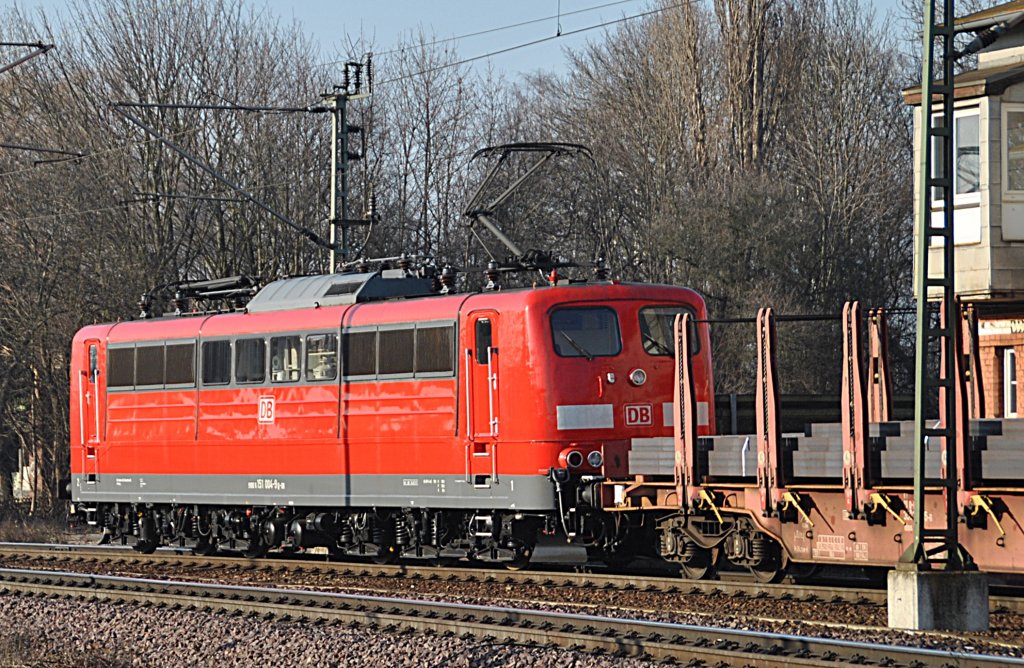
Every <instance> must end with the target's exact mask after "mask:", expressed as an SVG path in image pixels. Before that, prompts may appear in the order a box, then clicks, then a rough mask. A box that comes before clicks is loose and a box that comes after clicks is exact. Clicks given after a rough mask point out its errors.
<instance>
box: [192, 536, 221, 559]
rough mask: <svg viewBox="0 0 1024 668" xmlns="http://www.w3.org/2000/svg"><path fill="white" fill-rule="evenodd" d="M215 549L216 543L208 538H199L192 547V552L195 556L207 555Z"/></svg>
mask: <svg viewBox="0 0 1024 668" xmlns="http://www.w3.org/2000/svg"><path fill="white" fill-rule="evenodd" d="M216 551H217V545H216V543H214V542H212V541H211V540H210V539H209V538H200V539H199V541H198V542H197V543H196V544H195V547H193V548H192V554H194V555H196V556H197V557H208V556H210V555H211V554H214V553H215V552H216Z"/></svg>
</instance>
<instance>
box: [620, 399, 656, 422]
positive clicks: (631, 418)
mask: <svg viewBox="0 0 1024 668" xmlns="http://www.w3.org/2000/svg"><path fill="white" fill-rule="evenodd" d="M625 408H626V426H627V427H649V426H650V425H651V424H653V422H654V420H653V419H652V418H651V414H652V409H651V405H650V404H626V406H625Z"/></svg>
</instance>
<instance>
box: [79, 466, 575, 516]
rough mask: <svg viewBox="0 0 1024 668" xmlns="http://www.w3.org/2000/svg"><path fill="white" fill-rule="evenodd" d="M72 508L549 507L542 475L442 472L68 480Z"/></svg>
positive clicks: (551, 501) (551, 500) (549, 491)
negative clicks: (472, 479) (481, 476)
mask: <svg viewBox="0 0 1024 668" xmlns="http://www.w3.org/2000/svg"><path fill="white" fill-rule="evenodd" d="M71 484H72V488H71V489H72V491H71V498H72V500H73V501H75V502H77V503H82V502H85V503H89V502H120V503H177V504H201V505H243V506H317V507H325V506H327V507H355V508H359V507H371V506H372V507H379V508H388V507H391V508H466V509H491V508H493V509H507V510H524V511H525V510H545V511H546V510H551V509H552V508H554V506H555V497H554V487H553V485H552V483H551V481H550V480H549V479H548V478H547V477H546V476H539V475H517V476H509V475H504V476H501V478H500V480H499V481H498V482H491V483H490V484H488V485H473V484H471V483H467V482H466V481H465V479H464V478H463V477H461V476H450V475H449V476H445V475H420V476H413V475H281V476H259V475H148V474H143V475H138V474H116V473H104V474H100V475H98V476H96V479H95V481H94V482H90V481H88V480H87V478H86V476H84V475H81V474H77V475H75V476H73V477H72V481H71Z"/></svg>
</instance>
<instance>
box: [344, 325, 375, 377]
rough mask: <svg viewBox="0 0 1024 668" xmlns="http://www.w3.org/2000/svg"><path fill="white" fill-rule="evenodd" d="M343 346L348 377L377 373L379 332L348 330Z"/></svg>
mask: <svg viewBox="0 0 1024 668" xmlns="http://www.w3.org/2000/svg"><path fill="white" fill-rule="evenodd" d="M342 346H343V348H344V358H343V363H344V365H345V376H346V377H349V376H372V375H374V374H376V373H377V332H375V331H370V332H346V333H345V335H344V337H343V338H342Z"/></svg>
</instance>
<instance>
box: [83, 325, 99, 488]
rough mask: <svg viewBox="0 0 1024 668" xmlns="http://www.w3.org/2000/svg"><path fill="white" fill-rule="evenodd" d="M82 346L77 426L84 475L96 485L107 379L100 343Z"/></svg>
mask: <svg viewBox="0 0 1024 668" xmlns="http://www.w3.org/2000/svg"><path fill="white" fill-rule="evenodd" d="M82 347H83V353H84V356H83V359H84V360H85V364H83V366H82V369H81V370H80V371H79V372H78V427H79V433H80V434H81V435H82V443H81V446H82V460H83V461H82V472H83V474H84V475H85V481H86V482H87V483H95V482H96V481H97V477H98V476H99V444H100V440H101V438H102V419H101V416H102V410H103V388H104V387H105V379H104V376H103V365H102V364H101V360H100V351H101V348H100V342H99V340H97V339H89V340H87V341H84V342H82Z"/></svg>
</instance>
